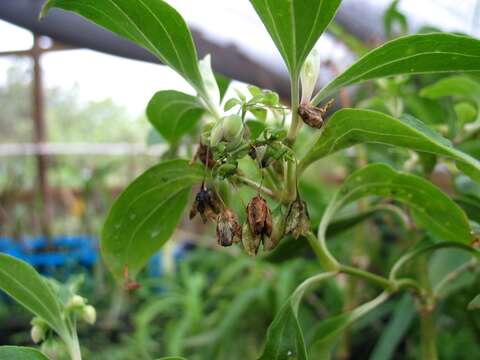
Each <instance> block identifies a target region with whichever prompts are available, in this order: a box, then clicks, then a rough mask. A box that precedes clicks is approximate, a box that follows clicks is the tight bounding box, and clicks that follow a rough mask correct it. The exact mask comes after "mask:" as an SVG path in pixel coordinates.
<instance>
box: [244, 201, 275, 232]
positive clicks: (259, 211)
mask: <svg viewBox="0 0 480 360" xmlns="http://www.w3.org/2000/svg"><path fill="white" fill-rule="evenodd" d="M247 220H248V224H249V226H250V230H251V231H252V233H253V234H254V235H255V236H260V237H262V236H263V235H267V236H270V235H272V215H271V213H270V209H269V208H268V204H267V202H266V201H265V199H263V198H262V197H261V196H260V195H257V196H255V197H254V198H253V199H252V200H251V201H250V203H249V204H248V205H247Z"/></svg>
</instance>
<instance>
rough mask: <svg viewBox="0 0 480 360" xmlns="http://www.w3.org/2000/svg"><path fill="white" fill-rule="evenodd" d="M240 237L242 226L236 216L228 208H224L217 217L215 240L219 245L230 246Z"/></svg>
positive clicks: (238, 240)
mask: <svg viewBox="0 0 480 360" xmlns="http://www.w3.org/2000/svg"><path fill="white" fill-rule="evenodd" d="M241 239H242V228H241V227H240V224H239V223H238V220H237V216H236V215H235V214H234V213H233V211H231V210H230V209H224V210H223V211H222V212H221V213H220V215H218V218H217V242H218V244H219V245H221V246H231V245H232V244H233V243H237V242H240V241H241Z"/></svg>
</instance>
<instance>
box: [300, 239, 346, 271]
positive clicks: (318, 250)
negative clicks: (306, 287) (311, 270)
mask: <svg viewBox="0 0 480 360" xmlns="http://www.w3.org/2000/svg"><path fill="white" fill-rule="evenodd" d="M306 238H307V240H308V242H309V243H310V246H311V247H312V249H313V251H314V253H315V255H317V258H318V260H319V261H320V264H321V265H322V267H323V268H324V269H325V271H332V272H337V271H338V270H339V269H340V264H339V263H338V261H337V260H336V259H335V258H334V257H333V255H332V254H330V251H328V249H327V247H326V246H325V243H324V242H322V241H319V239H317V237H316V236H315V235H314V234H313V233H311V232H309V233H308V234H307V236H306Z"/></svg>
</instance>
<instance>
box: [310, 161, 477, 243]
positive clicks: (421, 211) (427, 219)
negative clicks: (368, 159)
mask: <svg viewBox="0 0 480 360" xmlns="http://www.w3.org/2000/svg"><path fill="white" fill-rule="evenodd" d="M372 195H375V196H383V197H388V198H392V199H395V200H397V201H400V202H402V203H405V204H407V205H408V206H409V207H410V208H411V210H412V212H413V215H414V218H415V220H416V222H417V223H419V224H421V225H423V226H424V227H425V228H426V229H428V230H429V231H430V232H431V233H432V234H434V235H435V236H436V237H437V238H438V240H440V241H453V242H460V243H464V244H469V243H470V242H471V240H472V239H471V234H470V231H471V229H470V225H469V223H468V218H467V216H466V215H465V213H464V212H463V210H462V209H461V208H460V207H459V206H458V205H457V204H455V202H454V201H453V200H451V199H450V198H449V197H448V196H447V195H445V194H444V193H443V192H442V191H440V190H439V189H438V188H437V187H436V186H434V185H433V184H432V183H430V182H429V181H427V180H425V179H423V178H421V177H418V176H416V175H411V174H408V173H403V172H397V171H395V170H394V169H393V168H391V167H390V166H387V165H384V164H372V165H368V166H365V167H363V168H362V169H360V170H357V171H355V172H354V173H353V174H352V175H350V176H349V177H348V178H347V179H346V180H345V181H344V183H343V184H342V186H341V188H340V189H339V190H338V191H337V193H336V194H335V195H334V197H333V198H332V200H331V202H330V204H329V206H328V208H327V210H326V211H325V214H324V216H323V218H322V222H321V224H320V228H319V238H321V237H323V238H325V235H324V234H325V229H326V228H327V226H328V224H329V222H330V220H331V218H332V216H333V215H334V214H335V213H336V212H337V211H338V210H339V209H340V208H342V207H343V206H345V205H346V204H348V203H351V202H353V201H356V200H358V199H360V198H362V197H366V196H372Z"/></svg>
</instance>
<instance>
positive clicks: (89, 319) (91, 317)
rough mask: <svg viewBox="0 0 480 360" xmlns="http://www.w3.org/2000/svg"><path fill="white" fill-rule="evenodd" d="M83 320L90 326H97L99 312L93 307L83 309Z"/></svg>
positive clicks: (88, 306)
mask: <svg viewBox="0 0 480 360" xmlns="http://www.w3.org/2000/svg"><path fill="white" fill-rule="evenodd" d="M82 319H83V320H84V321H85V322H86V323H87V324H90V325H93V324H95V321H96V320H97V311H96V310H95V308H94V307H93V306H92V305H87V306H85V307H84V308H83V311H82Z"/></svg>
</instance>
